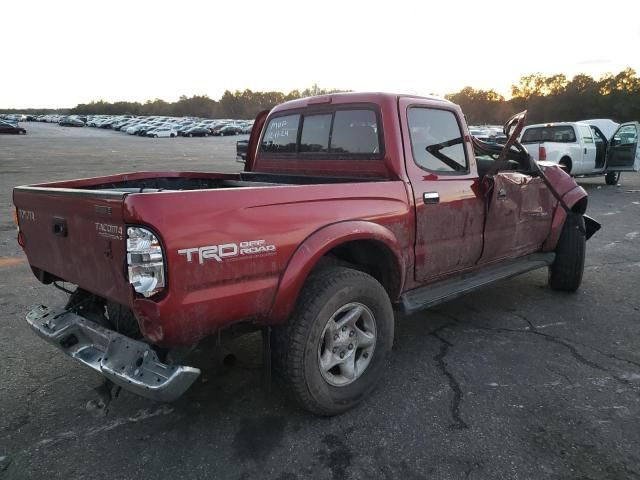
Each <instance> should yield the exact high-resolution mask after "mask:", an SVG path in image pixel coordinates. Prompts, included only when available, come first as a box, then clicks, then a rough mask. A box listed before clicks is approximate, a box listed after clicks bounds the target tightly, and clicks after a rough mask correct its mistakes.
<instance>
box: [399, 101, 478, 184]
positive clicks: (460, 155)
mask: <svg viewBox="0 0 640 480" xmlns="http://www.w3.org/2000/svg"><path fill="white" fill-rule="evenodd" d="M408 121H409V132H410V136H411V148H412V150H413V158H414V160H415V162H416V163H417V164H418V166H420V167H422V168H424V169H426V170H431V171H435V172H458V173H463V172H466V171H467V170H468V165H467V156H466V153H465V149H464V138H463V135H462V131H461V130H460V126H459V125H458V121H457V119H456V116H455V114H454V113H453V112H450V111H448V110H438V109H434V108H423V107H412V108H409V112H408Z"/></svg>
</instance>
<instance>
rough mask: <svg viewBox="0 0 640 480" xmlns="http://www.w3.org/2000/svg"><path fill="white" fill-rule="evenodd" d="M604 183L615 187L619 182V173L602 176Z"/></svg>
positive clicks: (608, 173)
mask: <svg viewBox="0 0 640 480" xmlns="http://www.w3.org/2000/svg"><path fill="white" fill-rule="evenodd" d="M604 181H605V182H606V183H607V185H617V184H618V182H619V181H620V172H607V174H606V175H605V176H604Z"/></svg>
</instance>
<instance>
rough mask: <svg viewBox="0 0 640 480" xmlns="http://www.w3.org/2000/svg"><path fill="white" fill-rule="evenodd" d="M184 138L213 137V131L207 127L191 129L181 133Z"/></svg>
mask: <svg viewBox="0 0 640 480" xmlns="http://www.w3.org/2000/svg"><path fill="white" fill-rule="evenodd" d="M180 134H181V135H182V136H183V137H208V136H209V135H211V130H210V129H208V128H207V127H191V128H188V129H187V130H184V131H183V132H180Z"/></svg>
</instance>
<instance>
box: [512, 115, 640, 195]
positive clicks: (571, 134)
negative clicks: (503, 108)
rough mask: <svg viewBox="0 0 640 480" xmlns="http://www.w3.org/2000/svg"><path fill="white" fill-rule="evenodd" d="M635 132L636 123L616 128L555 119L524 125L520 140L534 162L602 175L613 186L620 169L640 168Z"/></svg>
mask: <svg viewBox="0 0 640 480" xmlns="http://www.w3.org/2000/svg"><path fill="white" fill-rule="evenodd" d="M599 122H600V121H599ZM611 123H613V122H611ZM608 126H610V125H608ZM603 132H606V133H603ZM639 133H640V125H639V124H638V122H630V123H624V124H622V125H619V126H618V127H617V129H614V128H610V129H608V128H605V126H604V125H600V124H598V122H596V121H594V122H593V123H587V122H559V123H546V124H538V125H529V126H527V127H525V128H524V129H523V131H522V136H521V138H520V142H521V143H522V144H523V145H525V146H526V147H527V150H528V151H529V153H530V154H531V156H532V157H534V158H535V159H536V160H538V161H545V160H546V161H548V162H553V163H557V164H559V165H560V166H562V167H563V168H564V169H565V170H566V171H567V172H568V173H570V174H571V175H572V176H575V177H583V176H584V177H586V176H597V175H605V180H606V182H607V184H608V185H616V184H617V183H618V181H619V179H620V172H625V171H636V172H637V171H639V170H640V151H639V150H640V149H638V148H637V147H638V135H639Z"/></svg>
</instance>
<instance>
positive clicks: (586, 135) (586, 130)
mask: <svg viewBox="0 0 640 480" xmlns="http://www.w3.org/2000/svg"><path fill="white" fill-rule="evenodd" d="M580 133H582V138H583V139H584V143H593V137H592V136H591V128H590V127H589V125H580Z"/></svg>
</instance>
